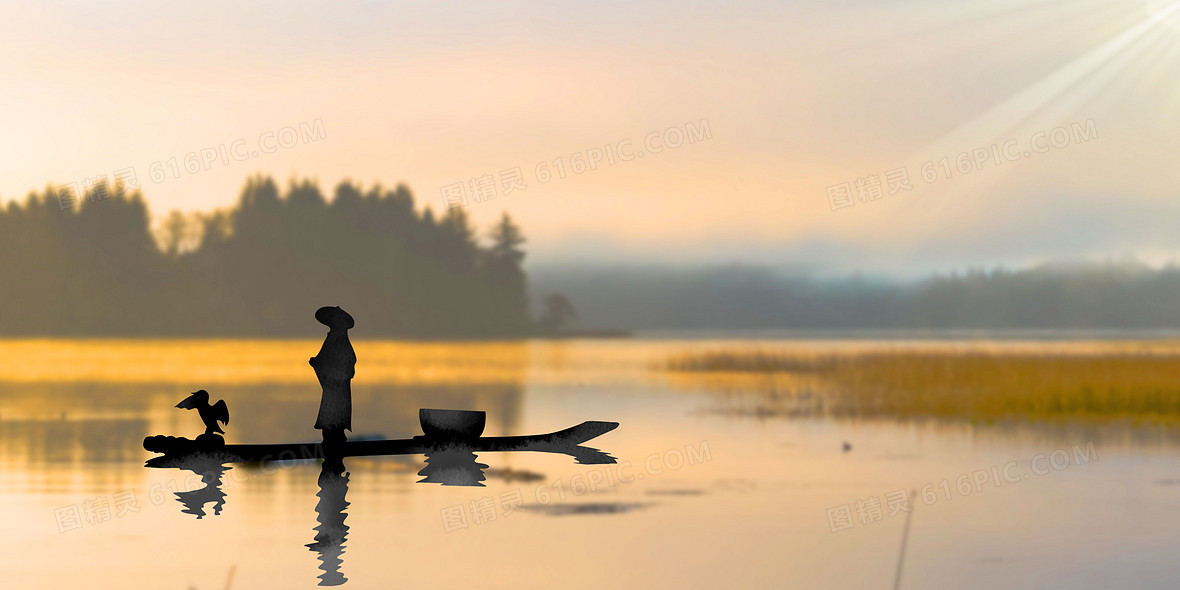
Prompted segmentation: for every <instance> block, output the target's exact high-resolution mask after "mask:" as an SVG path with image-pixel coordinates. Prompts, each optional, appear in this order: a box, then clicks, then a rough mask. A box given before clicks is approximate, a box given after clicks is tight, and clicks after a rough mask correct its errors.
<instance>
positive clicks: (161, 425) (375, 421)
mask: <svg viewBox="0 0 1180 590" xmlns="http://www.w3.org/2000/svg"><path fill="white" fill-rule="evenodd" d="M195 387H196V386H195V385H194V388H195ZM210 391H211V393H213V394H214V395H215V396H217V397H219V398H222V399H225V400H226V401H227V402H228V403H229V407H230V414H231V416H232V420H233V421H232V422H231V424H230V427H229V428H227V431H228V433H227V441H228V442H297V441H303V440H317V439H318V438H319V433H318V432H317V431H316V430H315V429H313V428H312V426H313V425H314V423H315V416H316V409H317V406H318V403H319V392H318V391H316V389H315V382H314V380H313V379H309V384H308V385H307V386H293V385H269V386H268V385H250V386H225V385H223V386H218V387H217V388H216V389H211V390H210ZM522 391H523V386H522V385H521V384H517V383H491V384H470V385H468V384H460V385H445V384H440V385H433V384H432V385H397V386H393V385H358V386H355V387H354V389H353V407H354V408H355V409H356V413H355V415H354V417H353V425H354V432H353V434H352V436H354V437H356V436H361V435H378V434H379V435H382V436H384V437H389V438H409V437H412V436H414V435H417V434H421V429H420V428H419V425H418V409H419V408H423V407H436V408H451V409H458V410H463V409H469V410H477V409H478V410H486V411H487V414H488V426H489V428H488V434H491V435H497V434H515V433H516V428H517V425H518V424H519V423H520V416H521V412H522V409H523V408H522V404H523V395H522ZM187 393H189V392H188V391H187V390H185V389H184V388H181V387H177V386H176V385H142V384H119V383H114V384H112V383H98V384H96V383H83V384H48V385H38V386H37V387H34V388H29V387H27V386H26V385H25V384H15V383H0V456H2V457H3V458H4V459H5V460H7V461H15V460H22V461H25V462H30V463H102V462H115V463H137V462H140V461H143V460H145V459H146V458H147V457H148V453H147V452H146V451H144V450H143V446H142V445H143V439H144V437H146V436H148V435H149V434H161V433H168V434H175V435H178V436H195V435H196V434H199V433H200V431H201V428H202V427H201V424H200V421H199V420H198V419H197V417H196V416H195V415H192V414H191V413H186V412H180V411H178V410H173V409H172V406H173V405H175V403H176V402H177V401H179V400H180V399H181V398H183V396H184V395H185V394H187Z"/></svg>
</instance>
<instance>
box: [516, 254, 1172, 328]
mask: <svg viewBox="0 0 1180 590" xmlns="http://www.w3.org/2000/svg"><path fill="white" fill-rule="evenodd" d="M530 284H531V286H532V287H533V292H534V296H536V297H543V296H544V295H545V294H546V293H553V292H561V293H564V294H565V295H566V296H568V297H569V299H570V300H571V301H572V302H573V303H574V305H576V306H577V313H578V319H579V322H580V325H581V326H582V327H583V328H587V329H594V328H605V327H614V326H624V327H626V328H628V329H632V330H685V329H687V330H745V329H766V328H773V329H807V330H811V329H820V330H822V329H852V330H855V329H907V330H908V329H918V330H922V329H1140V330H1143V329H1163V328H1172V329H1175V328H1180V268H1178V267H1176V266H1171V265H1169V266H1166V267H1163V268H1159V269H1156V268H1151V267H1148V266H1146V265H1141V264H1135V263H1093V264H1069V265H1066V264H1049V265H1043V266H1038V267H1033V268H1028V269H1022V270H1005V269H994V270H982V269H980V270H970V271H967V272H961V273H952V274H945V275H939V276H932V277H929V278H927V279H924V280H918V281H907V282H899V281H890V280H883V279H867V278H862V277H855V276H852V277H844V278H816V277H808V276H798V275H789V274H783V273H779V272H775V271H774V270H771V269H768V268H763V267H753V266H725V267H712V268H696V269H674V268H668V267H635V266H632V267H619V266H614V267H612V266H577V267H571V266H564V267H563V266H557V267H541V268H534V269H532V271H531V272H530Z"/></svg>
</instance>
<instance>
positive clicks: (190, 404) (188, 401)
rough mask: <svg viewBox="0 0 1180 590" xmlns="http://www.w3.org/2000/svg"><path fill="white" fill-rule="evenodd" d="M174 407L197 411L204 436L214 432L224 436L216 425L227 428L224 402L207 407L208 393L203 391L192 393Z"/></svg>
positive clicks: (227, 414)
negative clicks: (203, 424)
mask: <svg viewBox="0 0 1180 590" xmlns="http://www.w3.org/2000/svg"><path fill="white" fill-rule="evenodd" d="M176 407H178V408H183V409H185V410H192V409H195V410H197V413H198V414H200V415H201V421H202V422H204V423H205V434H213V433H214V432H220V433H221V434H225V431H224V430H222V429H221V427H220V426H218V425H217V422H218V421H221V422H224V423H225V425H226V426H229V407H227V406H226V405H225V400H217V403H215V404H213V405H209V392H208V391H205V390H204V389H202V390H200V391H196V392H193V394H192V395H190V396H188V397H186V398H184V401H182V402H180V403H179V404H176Z"/></svg>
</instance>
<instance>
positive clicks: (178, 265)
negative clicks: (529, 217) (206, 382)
mask: <svg viewBox="0 0 1180 590" xmlns="http://www.w3.org/2000/svg"><path fill="white" fill-rule="evenodd" d="M524 241H525V240H524V237H523V235H522V234H521V232H520V229H519V228H517V227H516V226H515V225H514V224H513V223H512V221H511V219H509V218H508V216H507V215H505V216H503V217H502V218H501V220H500V222H499V223H497V224H496V225H495V227H493V228H492V229H491V231H490V232H489V233H488V234H487V235H486V236H484V237H483V238H480V237H478V236H477V235H476V231H475V229H473V228H472V227H471V225H470V224H469V222H468V219H467V217H466V216H465V214H464V213H463V210H462V209H452V210H450V211H449V212H448V213H447V214H446V215H443V216H439V217H437V218H436V216H435V215H434V213H433V212H432V211H431V210H430V209H429V208H425V209H423V210H416V209H415V207H414V199H413V197H412V196H411V194H410V191H409V190H408V189H407V188H406V187H404V186H398V187H397V188H396V189H392V190H389V189H384V188H381V187H379V186H376V187H373V188H371V189H369V190H367V191H366V190H363V189H362V188H361V187H359V186H356V185H353V184H350V183H342V184H340V185H339V186H337V187H336V191H335V195H334V196H333V198H332V199H331V200H330V201H329V200H328V199H326V198H325V197H324V195H323V194H322V193H321V192H320V189H319V188H318V187H317V186H316V184H315V183H313V182H309V181H299V182H294V181H293V182H292V183H291V184H290V186H289V188H288V189H287V191H286V194H280V191H279V189H278V187H277V186H276V184H275V182H274V181H273V180H271V179H270V178H265V177H255V178H251V179H250V180H249V181H248V182H247V183H246V186H245V188H244V189H243V190H242V193H241V197H240V199H239V200H238V203H237V206H236V207H234V208H232V209H230V210H223V211H217V212H213V213H208V214H193V215H183V214H181V213H179V212H174V213H172V214H171V215H169V216H167V217H166V218H164V220H163V222H162V224H159V225H158V227H157V228H155V229H153V227H152V218H151V215H150V214H149V211H148V207H147V205H146V204H145V203H144V200H143V197H142V195H141V194H139V193H138V192H133V193H128V192H126V191H124V189H123V187H122V186H114V187H108V186H105V185H104V186H99V187H96V188H95V190H93V191H91V192H88V193H87V194H86V195H84V197H83V198H81V199H79V203H78V205H77V206H74V207H69V208H63V207H62V206H61V203H60V201H59V199H58V198H57V195H56V194H54V191H53V189H52V188H49V189H46V190H45V192H43V193H41V194H36V193H34V194H31V195H29V197H28V198H27V199H26V200H25V201H24V202H23V203H18V202H11V203H9V204H8V205H7V207H5V208H4V209H3V210H2V211H0V306H2V309H3V312H2V313H0V334H3V335H55V336H56V335H61V336H87V335H101V336H110V335H191V336H201V335H225V336H245V335H249V336H284V335H303V336H309V335H313V334H317V333H319V332H320V331H321V327H320V326H319V325H318V324H317V323H316V321H315V319H313V317H312V315H313V313H314V312H315V310H316V309H317V308H319V307H320V306H323V305H339V306H341V307H343V308H345V309H346V310H348V311H349V313H351V314H352V315H353V316H354V317H355V318H356V319H357V326H356V329H355V333H356V334H357V335H358V336H360V337H365V336H404V337H431V338H467V337H501V336H517V335H524V334H527V333H530V332H531V331H532V330H533V323H532V322H531V319H530V317H529V308H528V299H527V293H526V287H525V281H526V278H525V274H524V271H523V270H522V268H521V264H522V262H523V260H524V256H525V253H524V251H523V250H522V249H521V245H522V244H523V243H524Z"/></svg>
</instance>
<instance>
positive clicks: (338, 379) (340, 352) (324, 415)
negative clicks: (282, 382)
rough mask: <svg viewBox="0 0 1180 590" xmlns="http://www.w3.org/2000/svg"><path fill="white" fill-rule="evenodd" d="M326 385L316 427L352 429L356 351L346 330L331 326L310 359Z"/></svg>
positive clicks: (334, 429)
mask: <svg viewBox="0 0 1180 590" xmlns="http://www.w3.org/2000/svg"><path fill="white" fill-rule="evenodd" d="M308 362H309V363H310V364H311V367H312V368H313V369H315V375H316V377H318V378H319V380H320V387H322V388H323V390H324V393H323V397H321V398H320V412H319V415H318V416H316V421H315V427H316V428H317V429H320V430H325V431H344V430H352V385H351V383H352V377H353V375H355V374H356V353H355V352H353V350H352V343H351V342H349V341H348V331H347V330H329V331H328V336H327V337H326V338H324V345H323V347H321V348H320V353H319V354H318V355H316V356H314V357H312V358H311V359H310V360H309V361H308Z"/></svg>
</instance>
